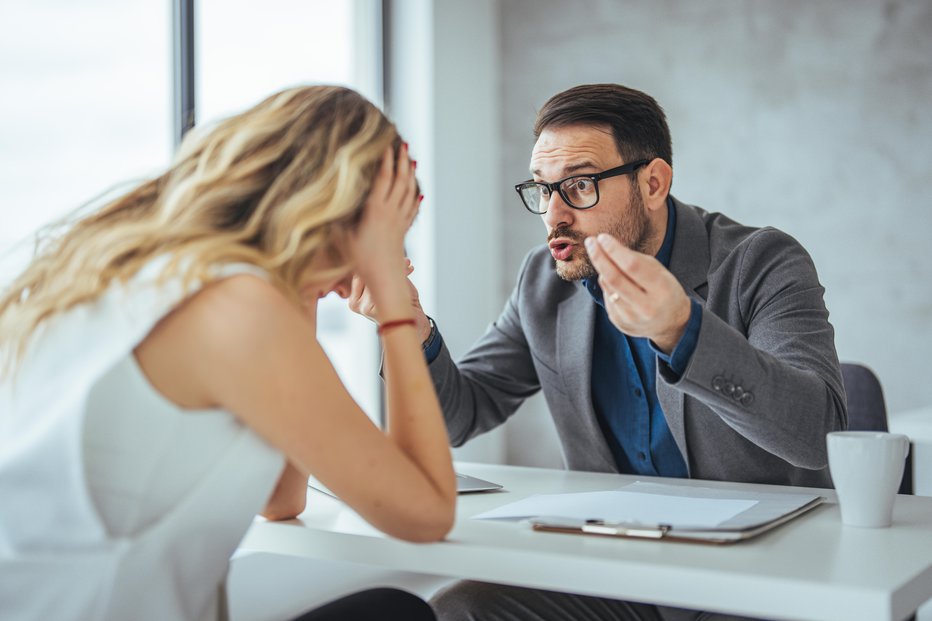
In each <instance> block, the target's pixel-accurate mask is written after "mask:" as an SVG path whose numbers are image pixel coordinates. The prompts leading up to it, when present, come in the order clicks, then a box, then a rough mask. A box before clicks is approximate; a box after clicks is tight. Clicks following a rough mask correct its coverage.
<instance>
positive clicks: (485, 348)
mask: <svg viewBox="0 0 932 621" xmlns="http://www.w3.org/2000/svg"><path fill="white" fill-rule="evenodd" d="M529 259H530V255H528V258H526V259H525V261H524V264H523V265H522V267H521V271H520V273H519V276H518V283H517V285H516V286H515V288H514V290H513V291H512V293H511V296H510V297H509V299H508V301H507V302H506V304H505V308H504V309H503V310H502V313H501V315H500V316H499V317H498V319H497V320H496V321H495V322H494V323H493V324H492V325H490V326H489V328H488V330H486V332H485V334H484V335H483V336H482V338H480V339H479V340H478V341H477V342H476V343H475V344H474V345H473V346H472V348H471V349H470V350H469V351H468V352H467V353H466V355H465V356H463V357H462V359H460V360H459V362H457V363H454V362H453V359H452V357H451V356H450V352H449V350H448V349H447V347H446V345H445V344H444V345H443V346H442V348H441V350H440V355H439V356H438V357H437V358H436V359H434V360H433V361H432V362H431V363H430V364H429V366H428V368H429V370H430V374H431V378H432V379H433V381H434V386H435V388H436V390H437V396H438V398H439V399H440V407H441V409H442V410H443V416H444V419H445V421H446V425H447V433H448V434H449V436H450V442H451V444H452V445H453V446H460V445H462V444H463V443H465V442H466V441H467V440H469V439H470V438H473V437H475V436H477V435H479V434H481V433H483V432H486V431H489V430H490V429H493V428H495V427H497V426H499V425H501V424H502V423H504V422H505V421H506V420H508V418H509V417H510V416H511V415H512V414H514V413H515V411H517V409H518V407H519V406H520V405H521V404H522V403H523V402H524V400H525V399H527V398H528V397H530V396H532V395H533V394H534V393H536V392H537V391H538V390H540V381H539V379H538V376H537V372H536V371H535V368H534V362H533V358H532V357H531V353H530V349H529V347H528V342H527V339H526V337H525V332H524V328H523V326H522V320H521V312H520V311H519V309H520V308H521V301H522V291H521V289H522V285H523V284H524V281H525V276H526V273H527V269H528V265H529Z"/></svg>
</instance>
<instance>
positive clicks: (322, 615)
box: [295, 588, 436, 621]
mask: <svg viewBox="0 0 932 621" xmlns="http://www.w3.org/2000/svg"><path fill="white" fill-rule="evenodd" d="M342 619H346V620H347V621H376V620H378V621H393V620H395V619H397V620H398V621H436V617H435V616H434V612H433V610H431V608H430V606H428V605H427V602H425V601H424V600H422V599H421V598H420V597H418V596H417V595H412V594H411V593H408V592H407V591H402V590H399V589H388V588H381V589H369V590H367V591H360V592H359V593H353V594H352V595H347V596H346V597H341V598H340V599H338V600H334V601H332V602H330V603H329V604H324V605H323V606H321V607H319V608H315V609H314V610H311V611H310V612H306V613H304V614H303V615H301V616H300V617H298V618H297V619H295V621H338V620H342Z"/></svg>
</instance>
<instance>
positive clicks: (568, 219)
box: [541, 192, 576, 230]
mask: <svg viewBox="0 0 932 621" xmlns="http://www.w3.org/2000/svg"><path fill="white" fill-rule="evenodd" d="M575 212H576V210H575V209H573V208H572V207H570V206H569V205H567V204H566V201H564V200H563V196H561V195H560V193H559V192H552V193H551V194H550V201H549V202H548V203H547V213H545V214H544V215H543V216H541V217H542V218H543V219H544V224H546V225H547V227H548V228H550V229H551V230H553V229H555V228H557V227H558V226H560V225H570V224H572V223H573V220H574V219H575V217H576V216H575Z"/></svg>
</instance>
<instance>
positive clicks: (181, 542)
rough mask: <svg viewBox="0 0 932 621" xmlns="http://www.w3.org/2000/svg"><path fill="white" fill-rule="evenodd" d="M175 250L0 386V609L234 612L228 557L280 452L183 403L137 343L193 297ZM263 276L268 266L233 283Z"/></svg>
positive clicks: (53, 613) (156, 614) (78, 317)
mask: <svg viewBox="0 0 932 621" xmlns="http://www.w3.org/2000/svg"><path fill="white" fill-rule="evenodd" d="M166 260H167V258H160V259H156V260H154V261H153V262H151V263H150V264H149V265H148V266H147V267H146V268H145V269H143V270H142V271H141V272H140V273H139V274H138V275H137V276H136V277H135V278H133V279H132V280H131V281H130V282H129V283H126V284H118V283H116V284H114V285H112V286H111V287H110V288H109V289H108V290H107V291H106V292H105V293H104V294H103V295H102V296H101V297H100V298H98V299H97V300H96V301H94V302H93V303H91V304H87V305H83V306H79V307H76V308H74V309H72V310H71V311H68V312H67V313H64V314H63V315H60V316H58V317H56V318H54V319H53V320H51V321H49V322H48V323H47V324H46V325H44V326H43V327H42V328H41V329H40V331H39V332H38V333H37V336H36V338H34V339H33V340H32V341H31V342H30V344H29V348H28V350H27V352H26V355H25V356H24V357H23V359H22V361H21V363H20V365H19V366H18V368H17V370H16V372H15V374H14V375H13V377H12V378H7V379H5V380H4V381H3V383H0V616H2V617H3V618H7V617H9V618H11V619H17V620H24V621H25V620H32V619H36V620H39V619H81V620H84V619H87V620H98V619H100V620H107V621H109V620H114V621H115V620H117V619H136V620H141V621H146V620H149V619H151V620H153V621H155V620H160V621H161V620H163V619H178V620H198V621H199V620H206V619H211V620H214V619H222V618H223V617H224V616H225V602H224V601H223V598H222V585H223V583H224V580H225V577H226V571H227V567H228V563H229V558H230V555H231V554H232V553H233V551H234V550H235V548H236V546H237V544H238V543H239V541H240V539H242V537H243V535H244V534H245V532H246V530H247V529H248V528H249V525H250V524H251V522H252V518H253V517H254V516H255V514H256V513H257V512H258V511H260V510H261V509H262V507H263V505H264V503H265V502H266V501H267V500H268V498H269V496H270V494H271V492H272V490H273V489H274V486H275V483H276V481H277V478H278V476H279V475H280V474H281V471H282V468H283V466H284V459H283V457H282V456H281V454H280V453H278V452H277V451H276V450H275V449H273V448H272V447H270V446H269V445H267V444H266V443H265V442H264V441H262V440H261V439H260V438H259V437H258V436H257V435H256V434H255V433H253V432H252V431H251V430H250V429H249V428H248V427H246V426H244V425H243V424H242V423H240V422H239V421H237V420H236V419H235V418H234V417H233V416H231V415H230V414H228V413H226V412H223V411H219V410H209V411H184V410H181V409H179V408H178V407H176V406H175V405H174V404H172V403H171V402H169V401H167V400H166V399H165V398H163V397H162V396H161V394H159V393H158V392H157V391H156V390H155V389H154V388H153V387H152V386H151V385H150V384H149V382H148V380H147V379H146V377H145V376H144V375H143V374H142V372H141V370H140V369H139V367H138V365H137V364H136V360H135V358H134V357H133V354H132V351H133V349H134V348H135V347H136V346H137V345H138V344H139V343H140V342H141V341H142V340H143V339H144V338H145V337H146V335H147V334H148V333H149V332H150V330H151V329H152V328H153V327H154V326H155V324H156V323H157V322H158V321H159V320H160V319H161V318H162V317H164V316H165V315H166V314H167V313H168V312H170V311H171V310H172V309H173V308H174V307H175V306H176V305H177V304H178V303H179V302H181V301H182V300H184V299H185V298H186V297H188V296H190V295H191V294H192V293H194V291H193V290H189V291H185V290H184V289H183V287H182V284H181V280H180V278H175V279H172V280H170V281H168V282H166V283H163V284H157V282H156V279H157V277H158V275H159V273H160V272H161V270H162V268H163V267H164V265H165V262H166ZM238 273H253V274H256V275H258V276H260V277H265V274H264V273H263V272H262V271H261V270H259V269H258V268H256V267H254V266H247V265H235V266H227V267H225V268H223V269H222V270H218V276H219V277H226V276H229V275H232V274H238Z"/></svg>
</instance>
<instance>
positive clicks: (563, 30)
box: [500, 0, 932, 465]
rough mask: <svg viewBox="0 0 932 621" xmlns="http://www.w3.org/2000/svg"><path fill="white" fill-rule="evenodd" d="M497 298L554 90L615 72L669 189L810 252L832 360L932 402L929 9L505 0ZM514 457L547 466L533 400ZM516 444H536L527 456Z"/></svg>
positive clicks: (862, 1) (890, 400)
mask: <svg viewBox="0 0 932 621" xmlns="http://www.w3.org/2000/svg"><path fill="white" fill-rule="evenodd" d="M500 9H501V33H502V69H503V70H502V77H503V82H502V97H503V108H502V128H501V129H502V134H503V140H504V144H503V149H502V170H503V178H504V181H505V182H507V183H506V184H505V188H504V189H503V190H502V192H503V197H502V200H503V206H504V207H503V208H504V228H503V230H502V231H501V240H502V243H503V245H504V248H505V251H504V256H503V268H502V270H501V279H502V280H501V287H502V297H503V299H504V297H505V296H506V295H507V293H508V291H510V289H511V287H512V285H513V282H514V276H515V274H516V272H517V269H518V266H519V265H520V261H521V258H522V257H523V255H524V253H525V252H526V251H527V250H528V249H529V248H531V247H532V246H534V245H535V244H538V243H541V242H542V240H543V235H544V230H543V226H542V225H541V224H540V223H539V222H538V221H537V220H536V219H535V217H534V216H532V215H530V214H528V213H526V212H525V211H524V209H523V208H522V207H521V205H520V203H519V202H518V199H517V197H516V196H515V195H514V192H513V190H511V189H510V185H509V183H512V182H516V181H519V180H522V179H524V178H526V177H527V176H528V172H527V162H528V157H529V153H530V148H531V146H532V144H533V140H532V137H531V133H530V128H531V125H532V122H533V119H534V114H535V112H536V110H537V109H538V108H539V107H540V105H541V104H542V103H543V102H544V101H545V100H546V99H547V97H549V96H550V95H552V94H553V93H555V92H557V91H559V90H562V89H564V88H567V87H569V86H572V85H575V84H579V83H584V82H619V83H622V84H626V85H628V86H632V87H635V88H639V89H641V90H644V91H646V92H648V93H650V94H651V95H653V96H654V97H655V98H657V100H658V101H659V102H660V104H661V105H662V106H663V107H664V108H665V110H666V112H667V115H668V119H669V122H670V126H671V131H672V134H673V151H674V170H675V181H674V184H673V193H674V195H676V196H677V197H678V198H680V199H681V200H684V201H686V202H690V203H693V204H697V205H700V206H702V207H704V208H705V209H708V210H710V211H721V212H723V213H726V214H728V215H729V216H731V217H733V218H735V219H737V220H739V221H742V222H744V223H746V224H752V225H773V226H776V227H778V228H781V229H783V230H785V231H787V232H788V233H790V234H792V235H794V236H795V237H796V238H797V239H799V240H800V241H801V242H802V243H803V245H805V246H806V247H807V248H808V249H809V251H810V252H811V254H812V256H813V258H814V260H815V263H816V266H817V267H818V269H819V273H820V276H821V279H822V282H823V284H824V285H825V287H826V289H827V293H826V302H827V304H828V307H829V311H830V312H831V321H832V323H833V325H834V326H835V330H836V344H837V347H838V352H839V356H840V357H841V358H842V359H843V360H859V361H863V362H865V363H867V364H868V365H869V366H871V367H873V368H874V369H875V371H877V373H878V374H879V375H880V378H881V381H882V382H883V384H884V387H885V390H886V397H887V404H888V407H889V408H890V410H891V411H900V410H906V409H913V408H917V407H920V406H928V405H932V380H930V378H929V376H930V368H932V367H930V365H929V363H928V361H929V357H930V354H932V261H930V259H932V249H930V245H932V2H929V1H925V0H905V1H900V2H896V1H888V2H878V1H873V2H871V1H867V0H857V1H852V0H819V1H815V2H813V1H801V0H793V1H787V0H783V1H780V2H774V1H769V0H757V1H737V0H702V1H701V2H693V1H690V0H682V1H674V0H668V1H665V2H663V1H654V2H630V1H611V0H603V1H596V0H576V1H574V2H566V1H558V0H503V1H502V2H501V5H500ZM525 410H526V411H525V412H522V413H521V414H519V415H518V417H517V418H516V420H515V422H514V424H513V425H511V426H510V427H512V429H509V434H508V436H509V441H508V454H507V459H508V461H510V462H512V463H532V464H540V465H554V464H555V463H558V462H556V461H555V460H554V458H553V457H552V456H544V455H543V454H542V452H541V451H539V450H538V449H537V446H536V444H535V442H536V441H535V440H531V438H533V437H540V435H541V434H543V435H546V434H545V432H546V430H547V428H548V427H549V424H548V423H546V421H544V420H542V419H543V418H545V415H544V416H542V414H544V410H543V408H542V404H541V403H540V402H532V403H530V404H529V405H528V406H526V407H525ZM528 446H532V447H534V448H532V449H528V448H527V447H528Z"/></svg>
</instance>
